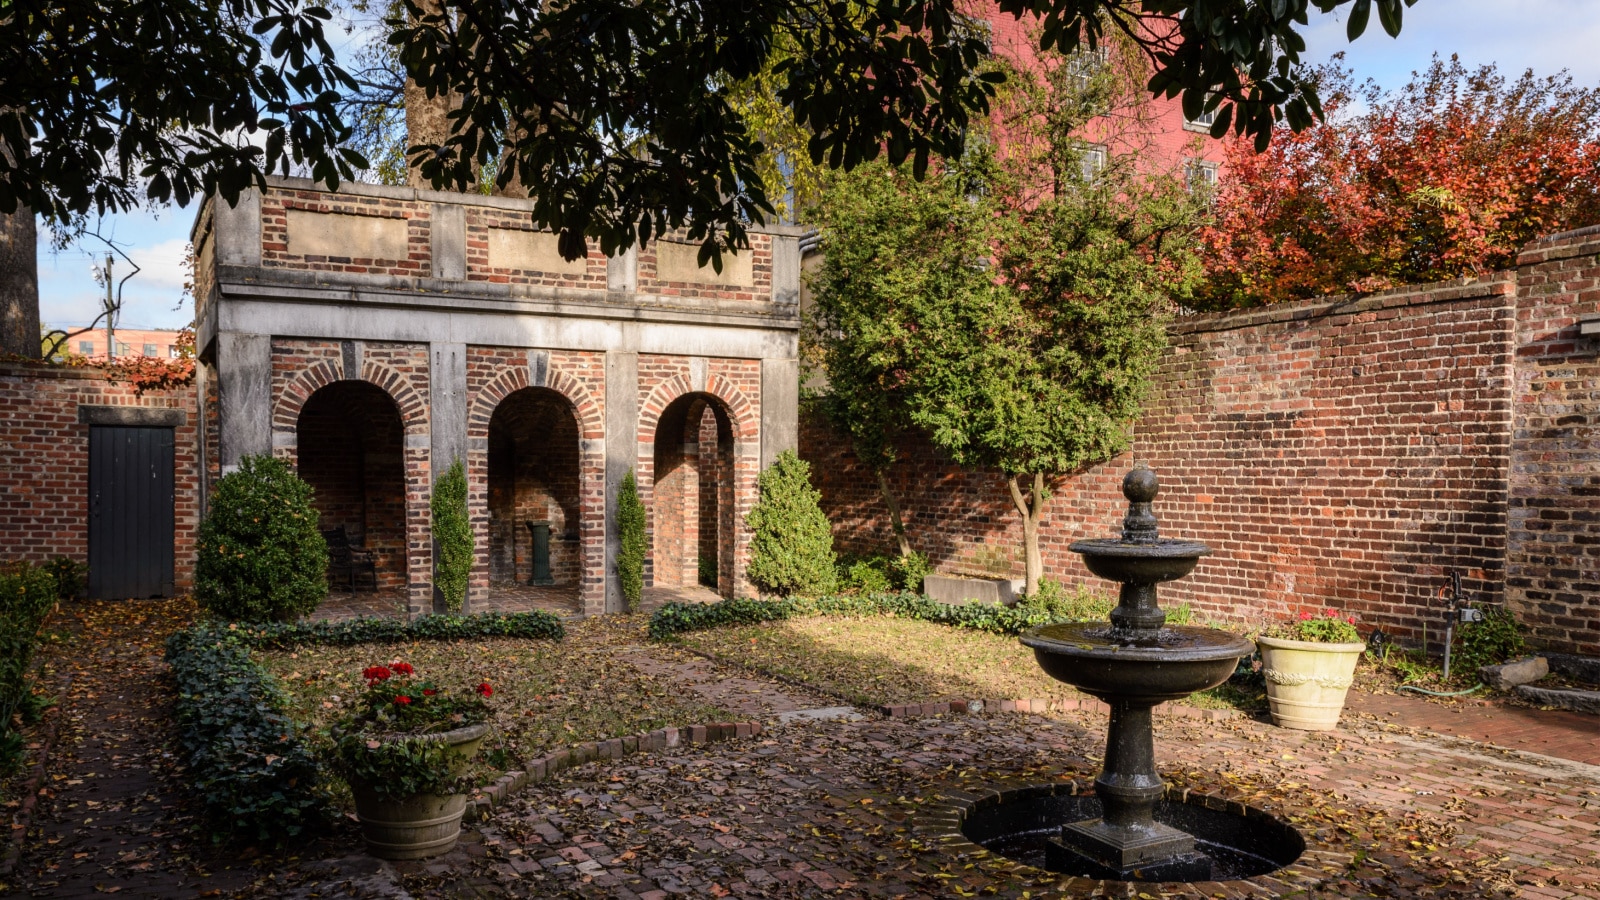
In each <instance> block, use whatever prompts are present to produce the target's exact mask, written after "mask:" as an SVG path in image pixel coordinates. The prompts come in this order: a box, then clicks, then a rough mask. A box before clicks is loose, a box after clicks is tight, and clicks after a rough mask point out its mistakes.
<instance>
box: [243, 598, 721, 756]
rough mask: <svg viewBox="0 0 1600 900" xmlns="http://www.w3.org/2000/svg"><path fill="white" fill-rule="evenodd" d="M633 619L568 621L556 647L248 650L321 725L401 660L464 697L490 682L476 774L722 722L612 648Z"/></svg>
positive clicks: (525, 643)
mask: <svg viewBox="0 0 1600 900" xmlns="http://www.w3.org/2000/svg"><path fill="white" fill-rule="evenodd" d="M639 638H640V634H639V631H638V623H637V622H636V621H633V620H631V619H623V618H620V617H606V618H603V619H601V618H597V619H588V620H585V621H583V622H579V623H576V624H574V625H571V626H570V627H569V629H568V632H567V638H566V640H564V641H561V642H559V643H557V642H552V641H546V640H530V639H524V638H494V639H486V640H469V641H453V642H435V641H419V642H410V643H387V644H364V645H360V646H353V647H303V648H300V649H299V650H296V651H289V650H276V651H265V650H262V651H257V654H256V655H257V658H258V659H259V660H260V661H261V663H262V664H263V665H264V666H266V668H267V669H269V670H270V671H271V672H272V673H273V674H275V675H277V676H278V678H279V682H280V684H281V686H282V688H283V690H284V692H285V693H286V694H287V695H288V710H287V711H288V712H289V713H290V714H291V715H292V716H293V717H294V718H295V719H296V720H298V721H301V722H309V723H311V724H312V725H313V726H315V727H318V728H323V727H326V726H327V725H329V724H331V723H332V722H333V721H334V720H335V719H337V718H338V717H339V716H340V715H341V714H342V713H343V712H344V710H345V708H346V704H347V703H348V702H349V701H350V699H351V698H353V697H355V696H357V695H358V694H359V693H360V692H361V691H362V689H363V688H364V687H365V684H366V682H365V681H364V680H363V679H362V677H361V670H362V669H364V668H366V667H367V666H370V665H374V664H376V663H389V662H392V661H394V660H396V659H400V660H404V661H406V662H408V663H410V664H411V665H413V666H415V667H416V669H417V674H418V675H420V676H422V677H425V678H430V679H433V680H435V681H437V682H439V683H440V684H441V685H442V686H444V687H446V688H448V689H451V690H459V691H465V692H470V691H471V690H472V688H473V687H474V686H476V685H477V684H478V683H480V682H482V681H488V682H489V683H490V684H492V685H494V689H495V696H494V701H493V705H494V709H495V715H494V719H493V722H494V725H495V733H494V734H492V735H491V736H490V738H489V740H488V741H487V742H486V743H485V745H484V751H483V753H482V755H481V756H480V757H479V760H480V763H479V766H478V768H479V769H480V770H481V771H480V772H478V773H476V774H480V775H483V776H487V775H489V774H491V773H492V772H494V771H495V770H504V769H506V768H515V767H516V766H518V765H520V764H521V763H522V762H524V761H526V760H529V759H533V758H536V757H538V756H540V755H542V754H544V753H546V752H549V751H551V750H557V749H561V748H565V747H570V746H572V745H574V744H579V743H582V742H584V741H596V740H603V739H605V738H611V737H619V736H622V735H628V734H636V733H638V732H641V731H649V730H651V729H655V728H661V727H664V726H667V725H680V726H681V725H689V724H694V723H700V722H715V721H721V720H726V719H729V718H731V716H730V715H729V714H728V713H727V712H726V711H724V710H722V709H720V708H718V707H716V706H713V705H711V704H708V703H704V702H702V701H701V700H700V698H699V697H698V696H697V695H695V694H693V693H691V692H687V691H684V690H682V689H681V688H680V686H678V685H675V684H674V683H673V682H672V681H671V680H670V679H669V678H666V677H656V676H651V675H646V674H645V673H643V672H641V671H639V669H637V668H636V667H634V666H633V665H630V664H629V663H628V661H627V659H628V654H627V653H626V652H619V650H621V649H622V648H625V647H627V646H629V645H633V644H637V643H638V642H639Z"/></svg>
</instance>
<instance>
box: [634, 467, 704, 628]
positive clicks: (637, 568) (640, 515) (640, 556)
mask: <svg viewBox="0 0 1600 900" xmlns="http://www.w3.org/2000/svg"><path fill="white" fill-rule="evenodd" d="M644 525H645V521H644V504H643V503H641V502H639V483H638V482H637V481H635V480H634V477H633V470H632V469H629V470H628V474H627V475H624V476H623V477H622V487H621V488H619V489H618V490H617V539H618V543H619V546H618V548H617V581H618V582H619V583H620V584H621V586H622V596H623V597H624V598H625V599H626V600H627V601H628V610H629V611H630V612H631V611H633V610H636V609H638V608H639V598H640V597H641V596H642V595H643V594H644V554H645V549H646V548H645V542H644ZM701 564H702V565H704V560H702V561H701ZM712 565H713V566H715V562H713V563H712Z"/></svg>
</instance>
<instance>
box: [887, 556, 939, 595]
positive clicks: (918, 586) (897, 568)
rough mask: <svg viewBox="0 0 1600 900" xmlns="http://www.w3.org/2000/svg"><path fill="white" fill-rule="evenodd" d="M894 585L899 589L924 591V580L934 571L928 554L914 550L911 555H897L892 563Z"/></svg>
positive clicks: (917, 592)
mask: <svg viewBox="0 0 1600 900" xmlns="http://www.w3.org/2000/svg"><path fill="white" fill-rule="evenodd" d="M891 568H892V569H893V572H894V586H895V588H896V589H898V590H902V591H910V592H911V593H913V594H920V593H922V580H923V579H924V578H927V577H928V575H929V574H931V573H932V572H933V563H932V561H930V560H929V559H928V557H927V556H925V555H923V554H921V553H917V552H916V551H912V553H911V555H910V556H897V557H895V558H894V561H893V562H892V563H891Z"/></svg>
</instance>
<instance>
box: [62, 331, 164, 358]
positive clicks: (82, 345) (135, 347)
mask: <svg viewBox="0 0 1600 900" xmlns="http://www.w3.org/2000/svg"><path fill="white" fill-rule="evenodd" d="M66 330H67V331H72V330H73V329H71V328H68V329H66ZM178 334H179V333H178V332H176V331H160V330H152V329H143V328H118V329H117V330H116V332H115V335H114V337H115V339H116V342H117V354H116V355H117V358H118V359H126V358H128V357H132V356H152V357H157V358H160V359H176V358H177V357H178V354H179V352H180V351H179V348H178ZM61 350H62V352H63V353H69V354H71V355H73V356H83V357H87V358H89V359H95V360H103V359H106V330H105V329H104V328H96V329H94V330H93V331H85V332H84V333H83V334H80V335H75V336H74V337H72V338H71V339H70V340H68V341H67V342H66V343H65V344H64V345H62V347H61Z"/></svg>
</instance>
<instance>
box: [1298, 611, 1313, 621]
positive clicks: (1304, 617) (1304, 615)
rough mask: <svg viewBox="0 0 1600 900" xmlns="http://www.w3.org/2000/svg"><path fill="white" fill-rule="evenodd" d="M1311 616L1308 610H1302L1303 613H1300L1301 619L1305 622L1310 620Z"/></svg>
mask: <svg viewBox="0 0 1600 900" xmlns="http://www.w3.org/2000/svg"><path fill="white" fill-rule="evenodd" d="M1310 618H1311V613H1308V612H1302V613H1301V614H1300V621H1302V622H1304V621H1306V620H1308V619H1310Z"/></svg>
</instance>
